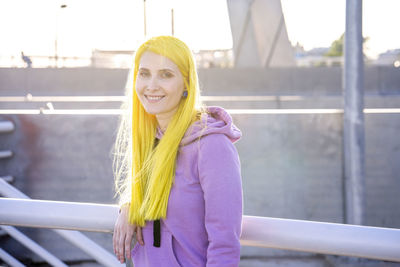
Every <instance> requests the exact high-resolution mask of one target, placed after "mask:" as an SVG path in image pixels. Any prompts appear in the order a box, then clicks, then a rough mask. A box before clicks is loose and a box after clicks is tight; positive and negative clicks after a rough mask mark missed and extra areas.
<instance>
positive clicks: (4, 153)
mask: <svg viewBox="0 0 400 267" xmlns="http://www.w3.org/2000/svg"><path fill="white" fill-rule="evenodd" d="M12 155H13V153H12V151H10V150H3V151H0V159H6V158H11V157H12Z"/></svg>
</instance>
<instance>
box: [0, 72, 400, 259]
mask: <svg viewBox="0 0 400 267" xmlns="http://www.w3.org/2000/svg"><path fill="white" fill-rule="evenodd" d="M398 72H399V70H398V69H392V68H387V69H386V68H373V69H367V74H366V75H365V76H366V82H365V85H366V93H367V95H368V96H367V97H366V100H367V101H366V102H367V105H369V106H370V107H400V98H399V97H396V96H395V94H398V93H399V92H400V75H398V74H399V73H398ZM27 73H28V74H27ZM126 75H127V71H126V70H94V69H75V70H72V69H59V70H54V69H31V70H27V69H16V70H11V69H0V86H1V87H0V96H4V95H9V96H10V95H13V96H16V95H25V94H26V93H28V92H30V93H32V94H33V95H34V96H35V95H120V94H122V92H123V87H124V86H125V78H126ZM24 77H25V79H28V82H27V81H26V80H24ZM26 77H28V78H26ZM340 77H341V73H340V69H337V68H318V69H272V70H264V69H261V70H260V69H247V70H236V69H235V70H219V69H211V70H202V71H201V72H200V80H201V83H202V85H203V88H204V89H203V92H204V94H205V95H255V94H257V95H271V94H278V95H301V96H302V98H301V99H300V100H297V101H283V102H279V103H278V102H276V101H271V102H268V101H267V102H258V103H256V104H255V103H250V102H242V103H230V102H213V103H210V104H219V105H222V106H225V107H230V108H235V107H241V108H245V107H256V108H261V107H263V106H264V107H270V108H279V107H283V108H292V107H297V108H316V107H319V108H322V107H329V108H337V107H340V106H341V98H340V94H341V89H340V84H341V82H340ZM27 87H29V89H27ZM389 94H390V95H389ZM31 104H32V103H14V102H12V103H5V102H0V108H1V109H4V108H5V106H6V105H7V108H12V107H13V106H14V107H16V106H17V105H20V106H18V108H21V106H24V105H25V106H27V105H28V106H29V105H31ZM57 105H58V104H57ZM64 105H65V107H66V108H74V107H77V105H79V108H82V107H85V105H86V104H85V103H79V104H76V103H64ZM91 105H93V104H91ZM112 105H114V106H115V105H116V104H115V103H114V104H112ZM112 105H110V106H112ZM93 107H96V106H90V108H93ZM108 107H109V106H107V108H108ZM233 118H234V121H235V123H236V124H237V125H238V127H239V128H240V129H241V130H242V131H243V138H242V140H241V141H239V142H238V143H237V148H238V151H239V154H240V158H241V162H242V176H243V190H244V212H245V214H246V215H257V216H270V217H281V218H291V219H305V220H315V221H325V222H339V223H341V222H343V214H344V210H343V205H344V203H343V174H342V116H341V115H339V114H310V115H300V114H296V115H284V114H283V115H234V116H233ZM0 120H11V121H13V122H14V123H15V125H16V130H15V131H14V132H13V133H8V134H2V135H0V150H5V149H11V150H12V151H13V152H14V157H13V158H11V159H6V160H1V161H0V175H13V176H14V177H15V178H16V180H15V183H14V185H15V186H16V187H17V188H19V189H21V190H22V191H23V192H25V193H26V194H28V195H29V196H30V197H32V198H37V199H49V200H65V201H82V202H98V203H114V200H113V178H112V170H111V155H110V151H111V147H112V144H113V141H114V138H115V131H116V127H117V123H118V117H117V116H115V115H101V116H100V115H43V114H41V115H0ZM365 128H366V185H367V192H366V193H367V210H366V215H367V221H366V224H367V225H372V226H384V227H395V228H400V213H399V212H397V211H398V210H399V208H400V199H399V198H398V195H399V194H400V179H399V173H400V167H399V164H398V162H399V161H400V139H399V138H398V133H399V130H400V115H399V114H366V116H365ZM23 231H24V232H26V233H27V234H28V235H30V236H31V237H32V238H33V239H34V240H36V241H38V242H40V243H41V244H42V245H43V246H44V247H46V248H48V249H49V250H50V251H51V252H53V253H54V254H55V255H57V256H58V257H60V258H61V259H62V260H65V261H69V263H70V264H71V265H72V263H73V261H79V260H88V259H89V257H88V256H86V255H84V254H83V253H82V252H81V251H79V250H78V249H76V248H74V247H73V246H72V245H69V243H68V242H65V241H64V240H62V239H61V238H59V237H58V236H57V235H55V234H53V233H51V232H50V231H48V230H42V229H23ZM87 235H88V236H90V237H91V238H92V239H94V240H95V241H96V242H98V243H99V244H101V245H102V246H104V247H105V248H107V249H108V250H109V251H110V252H111V251H112V241H111V235H107V234H99V233H87ZM0 238H1V243H2V247H3V248H4V249H5V250H7V251H9V252H10V253H11V254H13V255H15V256H17V257H19V258H22V259H24V258H25V259H29V258H33V259H34V260H37V261H39V259H38V258H37V256H34V255H32V254H31V253H30V252H28V251H27V250H26V249H25V248H23V247H22V246H21V245H19V244H17V243H16V242H15V241H14V240H11V239H10V238H8V237H4V236H3V237H0ZM242 257H243V260H242V264H241V266H279V265H282V264H283V265H284V266H332V265H334V266H336V265H338V266H339V265H340V264H339V263H338V261H339V260H338V258H336V257H324V256H321V255H315V254H310V253H300V252H291V251H283V250H273V249H262V248H248V247H243V248H242ZM341 264H342V263H341ZM343 264H344V265H345V266H374V264H375V266H376V264H383V263H379V262H375V261H368V262H362V263H357V264H358V265H357V264H356V265H354V264H353V265H352V264H350V265H348V263H343ZM343 264H342V265H343ZM342 265H340V266H342ZM379 266H384V265H379ZM385 266H386V264H385ZM390 266H391V265H390Z"/></svg>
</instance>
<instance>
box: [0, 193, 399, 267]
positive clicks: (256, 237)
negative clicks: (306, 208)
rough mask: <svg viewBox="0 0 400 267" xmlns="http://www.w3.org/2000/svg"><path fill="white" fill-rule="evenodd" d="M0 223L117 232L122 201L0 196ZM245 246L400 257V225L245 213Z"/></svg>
mask: <svg viewBox="0 0 400 267" xmlns="http://www.w3.org/2000/svg"><path fill="white" fill-rule="evenodd" d="M0 206H1V207H2V208H1V209H0V224H3V225H15V226H23V227H40V228H58V229H71V230H80V231H95V232H107V233H111V232H112V231H113V228H114V223H115V220H116V218H117V215H118V206H116V205H105V204H92V203H76V202H60V201H45V200H28V199H26V200H25V199H12V198H0ZM241 244H242V245H243V246H256V247H268V248H276V249H286V250H296V251H303V252H311V253H321V254H333V255H342V256H353V257H363V258H369V259H377V260H385V261H394V262H400V253H399V251H400V229H391V228H378V227H369V226H357V225H345V224H337V223H323V222H313V221H302V220H289V219H279V218H268V217H254V216H244V217H243V232H242V236H241Z"/></svg>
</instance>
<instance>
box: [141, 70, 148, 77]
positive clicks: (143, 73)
mask: <svg viewBox="0 0 400 267" xmlns="http://www.w3.org/2000/svg"><path fill="white" fill-rule="evenodd" d="M139 75H140V77H143V78H145V77H148V76H149V74H148V73H147V72H145V71H141V72H139Z"/></svg>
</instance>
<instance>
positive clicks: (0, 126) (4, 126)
mask: <svg viewBox="0 0 400 267" xmlns="http://www.w3.org/2000/svg"><path fill="white" fill-rule="evenodd" d="M12 131H14V123H12V122H11V121H0V133H8V132H12Z"/></svg>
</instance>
